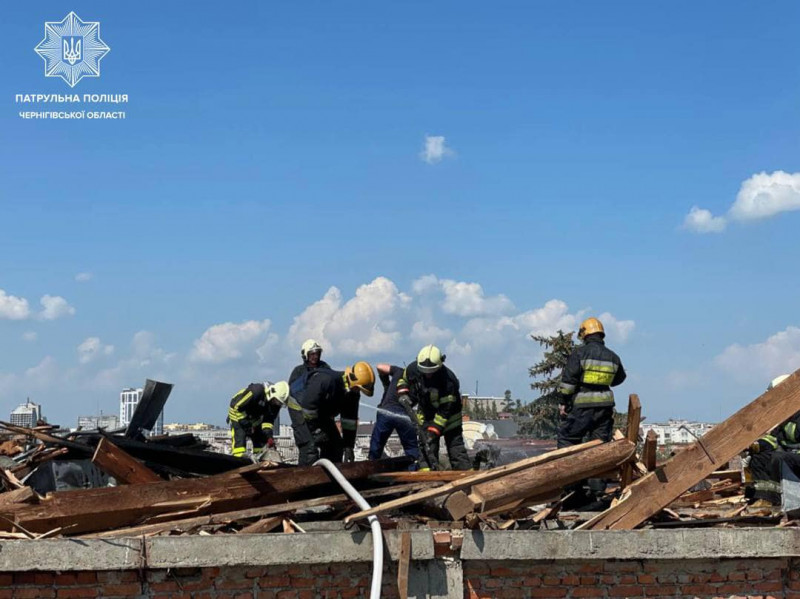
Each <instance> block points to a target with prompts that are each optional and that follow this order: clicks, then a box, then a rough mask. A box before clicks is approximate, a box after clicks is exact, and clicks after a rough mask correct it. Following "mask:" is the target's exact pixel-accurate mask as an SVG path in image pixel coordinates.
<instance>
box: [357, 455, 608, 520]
mask: <svg viewBox="0 0 800 599" xmlns="http://www.w3.org/2000/svg"><path fill="white" fill-rule="evenodd" d="M601 443H602V441H600V440H599V439H597V440H594V441H589V442H588V443H582V444H581V445H574V446H572V447H564V448H562V449H556V450H555V451H550V452H548V453H543V454H542V455H538V456H535V457H532V458H527V459H524V460H520V461H519V462H514V463H512V464H506V465H505V466H499V467H497V468H491V469H489V470H481V471H480V472H478V473H475V474H472V475H471V476H466V477H464V478H462V479H459V480H455V481H453V482H451V483H447V484H445V485H442V486H441V487H437V488H435V489H428V490H425V491H421V492H419V493H414V494H412V495H408V496H407V497H401V498H400V499H395V500H393V501H387V502H385V503H382V504H380V505H377V506H375V507H373V508H370V509H368V510H363V511H360V512H358V513H355V514H352V515H350V516H348V517H347V518H345V522H347V523H350V522H353V521H355V520H361V519H362V518H367V517H368V516H373V515H375V514H382V513H384V512H388V511H390V510H393V509H397V508H401V507H406V506H409V505H414V504H416V503H421V502H423V501H425V500H426V499H433V498H435V497H441V496H442V495H447V494H448V493H452V492H454V491H458V490H459V489H465V488H468V487H471V486H472V485H473V484H477V483H479V482H484V481H489V480H493V479H495V478H498V477H501V476H505V475H507V474H511V473H513V472H518V471H520V470H524V469H525V468H529V467H531V466H535V465H537V464H545V463H547V462H550V461H552V460H555V459H558V458H560V457H563V456H569V455H575V454H578V453H580V452H582V451H585V450H586V449H588V448H590V447H595V446H597V445H600V444H601Z"/></svg>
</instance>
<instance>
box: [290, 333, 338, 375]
mask: <svg viewBox="0 0 800 599" xmlns="http://www.w3.org/2000/svg"><path fill="white" fill-rule="evenodd" d="M300 357H301V358H303V363H302V364H298V365H297V366H295V367H294V369H293V370H292V373H291V374H290V375H289V384H290V385H291V384H292V383H293V382H295V381H296V380H297V379H299V378H300V377H301V376H303V375H304V374H305V373H306V372H308V371H311V370H314V369H315V368H328V369H330V366H329V365H328V363H327V362H324V361H323V360H322V346H321V345H320V344H319V343H317V342H316V341H314V340H313V339H306V340H305V341H303V345H301V346H300Z"/></svg>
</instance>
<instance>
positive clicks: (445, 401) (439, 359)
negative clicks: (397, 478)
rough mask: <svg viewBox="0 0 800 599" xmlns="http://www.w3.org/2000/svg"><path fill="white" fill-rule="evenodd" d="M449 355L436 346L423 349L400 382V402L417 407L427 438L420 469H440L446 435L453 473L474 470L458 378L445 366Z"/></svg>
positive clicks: (422, 441) (398, 384) (421, 441)
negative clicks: (462, 420) (467, 442)
mask: <svg viewBox="0 0 800 599" xmlns="http://www.w3.org/2000/svg"><path fill="white" fill-rule="evenodd" d="M444 359H445V356H444V355H443V354H442V352H441V351H440V350H439V348H438V347H436V346H435V345H426V346H425V347H423V348H422V349H421V350H420V352H419V354H417V360H416V361H415V362H412V363H411V364H409V365H408V367H407V368H406V369H405V371H404V372H403V374H402V376H401V377H400V379H399V380H398V382H397V394H398V396H399V398H400V399H399V401H400V402H409V403H410V405H412V406H416V407H417V410H418V415H419V420H420V423H421V425H422V430H423V435H424V437H425V438H423V439H420V443H425V447H423V448H420V449H421V451H420V453H421V454H422V455H421V457H420V469H421V470H438V468H439V439H440V438H441V437H442V435H444V442H445V445H446V447H447V455H448V456H449V458H450V466H451V468H452V469H453V470H469V469H470V468H471V467H472V464H471V463H470V460H469V456H468V455H467V448H466V446H465V445H464V434H463V430H462V426H461V389H460V385H459V382H458V378H456V375H455V374H453V371H452V370H450V369H449V368H448V367H447V366H445V365H444Z"/></svg>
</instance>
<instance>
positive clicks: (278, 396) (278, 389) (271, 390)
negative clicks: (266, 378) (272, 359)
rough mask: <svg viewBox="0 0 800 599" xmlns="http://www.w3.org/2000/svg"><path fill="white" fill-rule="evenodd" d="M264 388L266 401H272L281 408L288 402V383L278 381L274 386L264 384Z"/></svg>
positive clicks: (267, 383)
mask: <svg viewBox="0 0 800 599" xmlns="http://www.w3.org/2000/svg"><path fill="white" fill-rule="evenodd" d="M264 387H265V388H266V391H267V399H271V400H274V401H276V402H278V403H279V404H281V405H282V406H285V405H286V402H287V401H289V383H287V382H286V381H278V382H277V383H274V384H271V383H269V382H266V383H264Z"/></svg>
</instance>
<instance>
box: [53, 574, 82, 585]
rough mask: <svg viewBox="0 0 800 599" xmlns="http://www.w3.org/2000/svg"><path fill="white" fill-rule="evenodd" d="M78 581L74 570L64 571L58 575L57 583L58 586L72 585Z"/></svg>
mask: <svg viewBox="0 0 800 599" xmlns="http://www.w3.org/2000/svg"><path fill="white" fill-rule="evenodd" d="M77 582H78V577H77V576H75V573H74V572H64V573H63V574H58V575H56V579H55V584H56V585H58V586H71V585H74V584H75V583H77Z"/></svg>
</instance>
